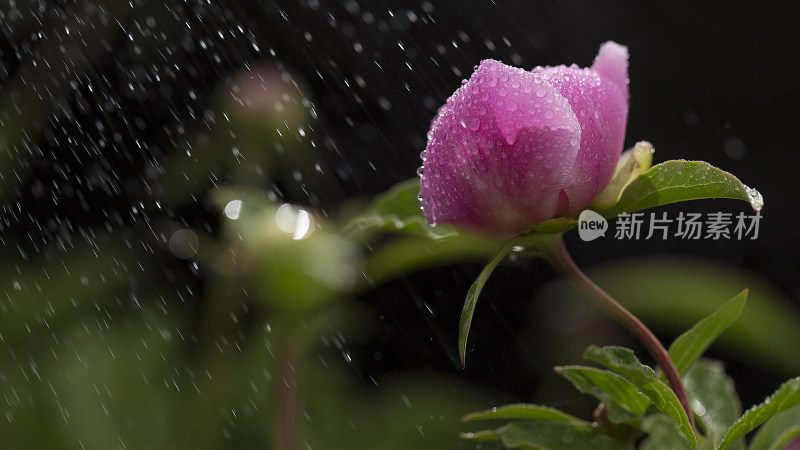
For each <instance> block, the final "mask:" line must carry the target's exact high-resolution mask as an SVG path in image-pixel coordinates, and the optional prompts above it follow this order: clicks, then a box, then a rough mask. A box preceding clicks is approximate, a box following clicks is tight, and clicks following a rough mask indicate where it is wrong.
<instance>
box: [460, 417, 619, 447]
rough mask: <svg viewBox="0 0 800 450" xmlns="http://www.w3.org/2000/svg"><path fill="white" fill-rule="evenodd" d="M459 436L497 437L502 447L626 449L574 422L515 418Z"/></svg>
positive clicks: (490, 438) (587, 426) (473, 438)
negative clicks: (501, 425)
mask: <svg viewBox="0 0 800 450" xmlns="http://www.w3.org/2000/svg"><path fill="white" fill-rule="evenodd" d="M461 437H463V438H465V439H470V440H496V439H497V438H500V439H502V441H503V444H504V445H505V446H506V447H508V448H522V449H553V450H560V449H563V448H575V449H596V450H617V449H628V450H629V449H630V447H628V446H627V445H625V444H623V443H622V442H620V441H617V440H616V439H614V438H612V437H610V436H608V435H605V434H602V433H600V432H599V431H598V430H597V429H596V428H594V427H592V426H591V425H587V424H583V423H574V422H516V423H511V424H508V425H506V426H504V427H502V428H499V429H497V430H494V431H480V432H477V433H465V434H462V435H461Z"/></svg>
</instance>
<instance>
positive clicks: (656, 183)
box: [599, 160, 764, 217]
mask: <svg viewBox="0 0 800 450" xmlns="http://www.w3.org/2000/svg"><path fill="white" fill-rule="evenodd" d="M703 198H731V199H736V200H744V201H746V202H748V203H750V205H751V206H752V207H753V209H754V210H755V211H760V210H761V208H762V207H763V206H764V198H763V197H762V196H761V194H760V193H759V192H758V191H757V190H755V189H752V188H749V187H747V186H745V185H744V184H742V182H741V181H739V179H738V178H736V177H735V176H733V175H731V174H730V173H728V172H725V171H723V170H720V169H717V168H716V167H714V166H712V165H710V164H708V163H707V162H704V161H684V160H675V161H667V162H663V163H661V164H658V165H655V166H653V167H652V168H650V170H648V171H647V172H645V173H643V174H641V175H639V177H638V178H636V180H634V181H633V182H632V183H631V184H629V185H628V187H627V188H625V191H623V193H622V196H621V197H620V200H619V202H618V203H617V204H616V205H614V206H612V207H611V208H609V209H606V210H604V211H599V212H600V214H602V215H603V216H605V217H614V216H617V215H619V214H621V213H623V212H626V213H632V212H635V211H640V210H643V209H647V208H653V207H655V206H661V205H666V204H669V203H676V202H684V201H688V200H698V199H703Z"/></svg>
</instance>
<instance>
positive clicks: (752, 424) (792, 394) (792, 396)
mask: <svg viewBox="0 0 800 450" xmlns="http://www.w3.org/2000/svg"><path fill="white" fill-rule="evenodd" d="M798 404H800V377H797V378H792V379H791V380H789V381H787V382H785V383H783V385H781V387H780V388H778V390H777V391H775V393H774V394H772V395H771V396H769V397H767V399H766V400H764V402H763V403H761V404H760V405H757V406H754V407H752V408H750V409H749V410H747V412H746V413H744V415H743V416H742V417H741V418H740V419H739V420H738V421H736V423H735V424H733V426H732V427H730V428H729V429H728V431H727V432H726V433H725V437H724V438H723V440H722V444H720V446H719V447H718V450H724V449H726V448H729V447H730V446H731V444H733V443H734V442H736V440H737V439H739V438H740V437H742V436H744V435H745V434H747V433H749V432H750V431H752V430H754V429H755V428H756V427H757V426H759V425H761V424H762V423H764V422H766V421H767V420H769V419H770V418H772V417H774V416H775V415H776V414H778V413H780V412H783V411H786V410H787V409H789V408H792V407H794V406H796V405H798Z"/></svg>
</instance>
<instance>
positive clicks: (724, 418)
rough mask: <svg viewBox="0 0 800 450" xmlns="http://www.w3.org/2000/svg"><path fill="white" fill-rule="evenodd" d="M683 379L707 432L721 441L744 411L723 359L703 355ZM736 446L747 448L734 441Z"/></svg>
mask: <svg viewBox="0 0 800 450" xmlns="http://www.w3.org/2000/svg"><path fill="white" fill-rule="evenodd" d="M683 383H684V386H685V387H686V393H687V394H688V395H689V398H691V399H692V402H691V404H692V411H693V412H694V414H695V416H697V418H698V419H699V423H700V425H701V426H702V427H703V431H704V434H705V436H706V437H708V439H709V440H711V441H712V443H713V444H714V446H716V445H718V444H719V443H720V441H721V440H722V436H723V435H724V434H725V431H727V430H728V427H730V426H731V425H733V423H734V422H736V419H737V418H738V417H739V414H741V411H742V406H741V404H740V403H739V397H738V395H736V389H734V386H733V381H732V380H731V379H730V378H729V377H728V376H727V375H726V374H725V369H724V367H723V365H722V363H720V362H718V361H711V360H708V359H701V360H699V361H697V362H696V363H695V364H694V365H693V366H692V368H691V369H689V371H688V372H687V373H686V377H684V380H683ZM733 448H736V449H737V450H744V445H743V444H741V443H740V445H736V444H734V446H733Z"/></svg>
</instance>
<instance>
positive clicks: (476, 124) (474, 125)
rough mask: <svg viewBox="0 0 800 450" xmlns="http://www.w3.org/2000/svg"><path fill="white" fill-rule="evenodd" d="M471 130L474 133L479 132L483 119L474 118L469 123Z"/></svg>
mask: <svg viewBox="0 0 800 450" xmlns="http://www.w3.org/2000/svg"><path fill="white" fill-rule="evenodd" d="M469 129H470V130H472V131H478V130H480V129H481V119H478V118H477V117H473V118H472V120H470V121H469Z"/></svg>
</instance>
